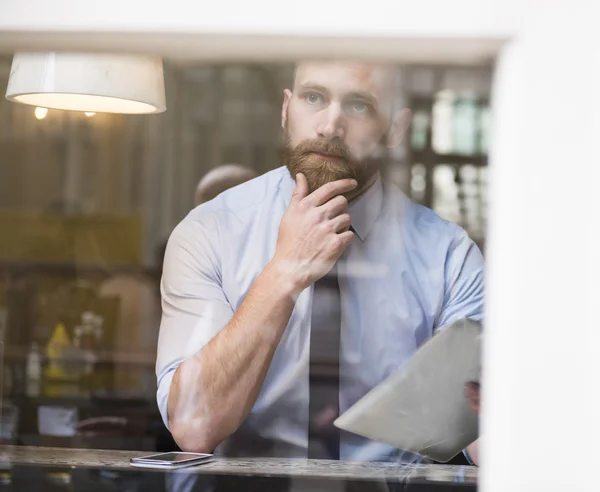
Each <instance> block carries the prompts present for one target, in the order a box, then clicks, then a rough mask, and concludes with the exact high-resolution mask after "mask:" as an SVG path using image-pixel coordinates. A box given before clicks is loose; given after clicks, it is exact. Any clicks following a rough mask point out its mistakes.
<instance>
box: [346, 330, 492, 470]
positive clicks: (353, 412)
mask: <svg viewBox="0 0 600 492" xmlns="http://www.w3.org/2000/svg"><path fill="white" fill-rule="evenodd" d="M480 362H481V324H480V323H478V322H475V321H472V320H468V319H462V320H460V321H458V322H456V323H454V324H452V325H450V326H448V327H446V328H444V329H443V330H441V331H440V332H439V333H437V334H436V335H434V336H433V337H432V338H431V339H429V340H428V341H427V342H426V343H424V344H423V345H422V346H421V347H420V348H419V350H417V352H415V354H414V355H413V357H411V359H410V360H409V361H408V362H407V363H406V364H404V365H403V366H402V367H401V368H400V369H399V370H398V371H397V372H396V373H394V374H392V375H391V376H390V377H389V378H388V379H386V380H385V381H383V382H382V383H381V384H379V385H377V386H376V387H375V388H373V389H372V390H371V391H370V392H369V393H367V394H366V395H365V396H364V397H363V398H361V399H360V400H359V401H358V402H356V403H355V404H354V405H353V406H352V407H350V408H349V409H348V410H347V411H346V412H344V413H343V414H342V415H340V417H338V419H337V420H336V421H335V422H334V424H335V426H336V427H338V428H340V429H343V430H345V431H348V432H352V433H354V434H358V435H361V436H364V437H367V438H369V439H373V440H376V441H380V442H383V443H386V444H390V445H392V446H395V447H396V448H398V449H403V450H406V451H410V452H412V453H417V454H419V455H421V456H424V457H426V458H431V459H433V460H435V461H440V462H443V463H445V462H447V461H449V460H451V459H452V458H453V457H454V456H456V455H457V454H459V453H460V452H461V451H462V450H463V449H464V448H466V447H467V446H468V445H469V444H471V443H472V442H473V441H475V440H476V439H477V437H478V433H479V429H478V418H477V415H476V414H475V412H474V411H473V410H472V409H471V407H470V405H469V402H468V400H467V398H466V396H465V384H466V383H467V382H469V381H477V382H478V381H479V377H480V367H481V365H480Z"/></svg>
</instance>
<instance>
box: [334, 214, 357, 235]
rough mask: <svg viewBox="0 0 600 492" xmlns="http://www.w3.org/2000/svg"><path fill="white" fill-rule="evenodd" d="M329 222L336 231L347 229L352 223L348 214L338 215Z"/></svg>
mask: <svg viewBox="0 0 600 492" xmlns="http://www.w3.org/2000/svg"><path fill="white" fill-rule="evenodd" d="M331 222H332V224H333V230H334V232H336V233H338V232H344V231H347V230H348V229H350V225H351V224H352V222H351V219H350V215H349V214H342V215H338V216H337V217H334V218H333V219H331Z"/></svg>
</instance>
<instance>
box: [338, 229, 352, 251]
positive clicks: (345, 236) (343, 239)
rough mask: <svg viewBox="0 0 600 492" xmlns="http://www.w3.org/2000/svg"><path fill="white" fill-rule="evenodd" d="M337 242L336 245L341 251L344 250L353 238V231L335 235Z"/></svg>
mask: <svg viewBox="0 0 600 492" xmlns="http://www.w3.org/2000/svg"><path fill="white" fill-rule="evenodd" d="M336 237H337V239H338V241H339V243H338V247H339V249H340V250H341V251H344V250H345V249H346V248H347V247H348V246H349V245H350V243H351V242H352V240H353V239H354V233H353V232H352V231H344V232H340V233H339V234H337V235H336Z"/></svg>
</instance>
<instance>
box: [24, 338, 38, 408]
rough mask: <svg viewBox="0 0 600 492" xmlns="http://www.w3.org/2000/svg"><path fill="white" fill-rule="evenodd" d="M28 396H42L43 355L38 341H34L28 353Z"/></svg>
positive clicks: (26, 376)
mask: <svg viewBox="0 0 600 492" xmlns="http://www.w3.org/2000/svg"><path fill="white" fill-rule="evenodd" d="M25 378H26V381H27V382H26V393H27V396H30V397H37V396H40V392H41V387H42V355H41V354H40V350H39V348H38V344H37V343H36V342H32V343H31V346H30V348H29V352H28V354H27V364H26V368H25Z"/></svg>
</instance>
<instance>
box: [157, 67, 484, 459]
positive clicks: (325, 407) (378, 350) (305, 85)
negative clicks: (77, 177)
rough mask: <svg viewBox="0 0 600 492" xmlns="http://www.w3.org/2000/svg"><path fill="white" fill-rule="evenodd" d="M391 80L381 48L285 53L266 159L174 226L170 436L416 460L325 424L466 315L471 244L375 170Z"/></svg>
mask: <svg viewBox="0 0 600 492" xmlns="http://www.w3.org/2000/svg"><path fill="white" fill-rule="evenodd" d="M395 80H396V70H395V68H394V67H391V66H388V65H384V64H368V63H349V62H306V63H300V64H299V65H298V66H297V67H296V70H295V75H294V82H293V88H292V90H287V89H286V90H285V91H284V99H283V108H282V115H281V116H282V127H283V130H284V134H285V145H284V151H283V153H282V160H283V162H282V164H283V166H282V167H281V168H278V169H275V170H274V171H271V172H269V173H266V174H264V175H262V176H260V177H258V178H255V179H253V180H251V181H248V182H246V183H244V184H242V185H240V186H237V187H235V188H232V189H230V190H228V191H226V192H224V193H222V194H221V195H219V196H218V197H216V198H215V199H213V200H211V201H209V202H207V203H204V204H203V205H201V206H199V207H197V208H196V209H194V210H193V211H192V212H191V213H190V214H189V215H188V216H187V217H186V218H185V219H184V220H183V221H182V222H181V223H180V224H179V225H178V226H177V228H176V229H175V230H174V232H173V234H172V236H171V238H170V240H169V244H168V247H167V250H166V257H165V264H164V273H163V278H162V296H163V318H162V323H161V329H160V338H159V349H158V358H157V365H156V368H157V378H158V393H157V398H158V404H159V408H160V410H161V413H162V416H163V419H164V421H165V424H166V425H167V426H168V427H169V429H170V431H171V433H172V434H173V436H174V438H175V440H176V442H177V443H178V444H179V445H180V447H181V448H182V449H184V450H187V451H196V452H213V451H214V452H216V453H221V454H226V455H233V456H277V457H303V458H306V457H309V458H328V459H343V460H358V461H382V460H394V461H397V462H413V461H416V460H418V457H417V456H414V455H412V454H410V453H408V452H404V451H402V450H397V449H394V448H392V447H390V446H388V445H385V444H382V443H379V442H374V441H371V440H368V439H365V438H362V437H360V436H356V435H352V434H350V433H344V432H340V431H338V430H337V429H336V428H335V427H333V425H332V422H333V420H334V419H335V418H336V417H337V416H338V415H339V414H340V413H341V412H344V411H345V410H346V409H348V408H349V407H350V406H352V405H353V404H354V403H355V402H356V401H357V400H358V399H360V398H361V397H362V396H363V395H365V394H366V393H367V392H368V391H369V390H371V389H372V388H373V387H375V386H376V385H377V384H378V383H380V382H381V381H383V380H384V379H386V378H387V377H388V376H389V375H390V374H392V373H393V372H394V371H396V370H397V369H398V368H399V367H400V366H402V365H403V364H404V363H405V362H406V361H407V360H408V358H410V357H411V355H412V354H413V353H414V352H415V351H416V350H417V349H418V347H419V346H420V345H421V344H423V343H424V342H425V341H427V340H428V339H429V338H431V337H432V336H433V335H434V334H435V333H436V331H437V330H441V329H443V328H444V327H445V326H448V325H449V324H451V323H453V322H454V321H457V320H459V319H461V318H466V317H468V318H472V319H476V320H481V317H482V311H483V258H482V255H481V253H480V251H479V250H478V248H477V246H476V245H475V244H474V243H473V241H471V239H470V238H469V237H468V235H467V234H466V232H465V231H464V230H463V229H461V228H460V227H459V226H457V225H455V224H452V223H449V222H447V221H445V220H442V219H441V218H440V217H438V216H437V215H436V214H435V213H434V212H432V211H431V210H429V209H427V208H425V207H422V206H420V205H418V204H416V203H414V202H412V201H411V200H410V199H408V198H407V197H406V196H405V195H404V194H403V193H402V192H401V191H400V190H399V189H398V188H396V187H395V186H394V185H393V184H391V183H388V182H386V180H385V179H384V178H383V176H382V172H381V170H382V166H384V165H385V156H386V155H387V154H388V150H389V149H391V148H393V147H395V146H397V145H399V144H400V143H401V141H402V138H403V136H404V134H405V132H406V130H407V128H408V126H409V124H410V111H408V110H407V109H403V108H397V107H395V106H394V99H395V97H394V96H395V91H394V89H395V85H396V84H395ZM475 449H476V443H474V445H473V446H472V447H471V448H470V450H471V454H472V456H471V457H472V458H474V459H476V452H474V451H473V450H475Z"/></svg>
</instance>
